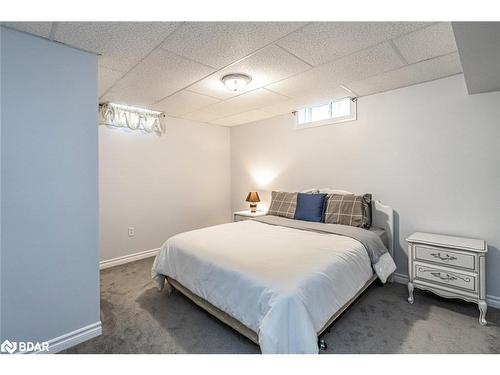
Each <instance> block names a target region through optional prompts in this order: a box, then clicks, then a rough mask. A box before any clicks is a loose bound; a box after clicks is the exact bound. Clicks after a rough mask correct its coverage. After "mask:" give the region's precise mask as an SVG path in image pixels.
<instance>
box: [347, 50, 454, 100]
mask: <svg viewBox="0 0 500 375" xmlns="http://www.w3.org/2000/svg"><path fill="white" fill-rule="evenodd" d="M460 72H462V66H461V65H460V59H459V57H458V53H456V52H455V53H451V54H449V55H446V56H440V57H436V58H434V59H430V60H425V61H422V62H419V63H416V64H413V65H408V66H405V67H403V68H401V69H398V70H394V71H391V72H387V73H384V74H381V75H378V76H375V77H371V78H368V79H366V80H362V81H358V82H352V83H348V84H346V86H347V87H348V88H349V89H351V90H352V91H354V92H356V93H357V94H358V95H360V96H364V95H371V94H375V93H377V92H382V91H388V90H393V89H397V88H400V87H404V86H409V85H414V84H417V83H422V82H426V81H431V80H434V79H438V78H444V77H448V76H451V75H454V74H458V73H460Z"/></svg>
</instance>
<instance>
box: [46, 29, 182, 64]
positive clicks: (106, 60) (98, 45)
mask: <svg viewBox="0 0 500 375" xmlns="http://www.w3.org/2000/svg"><path fill="white" fill-rule="evenodd" d="M178 25H179V23H178V22H61V23H59V24H58V25H57V28H56V32H55V36H54V39H55V40H57V41H59V42H63V43H66V44H69V45H71V46H75V47H78V48H81V49H84V50H87V51H91V52H94V53H98V54H102V56H100V57H99V64H100V65H103V66H106V67H107V68H111V69H115V70H121V71H127V70H129V69H130V68H132V67H133V66H134V65H135V64H137V63H138V62H139V61H140V60H141V59H142V58H144V57H145V56H146V55H147V54H148V53H149V52H151V51H152V50H153V48H155V47H157V46H158V45H159V44H160V43H161V42H162V41H163V40H165V38H166V37H167V36H168V35H170V34H171V33H172V32H173V31H174V30H175V28H176V27H177V26H178Z"/></svg>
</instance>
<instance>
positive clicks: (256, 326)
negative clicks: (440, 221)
mask: <svg viewBox="0 0 500 375" xmlns="http://www.w3.org/2000/svg"><path fill="white" fill-rule="evenodd" d="M339 227H342V228H339ZM345 227H348V226H345V225H340V226H339V225H335V224H323V223H309V222H303V221H299V220H293V219H286V218H282V217H276V216H264V217H262V218H258V219H255V220H247V221H240V222H235V223H228V224H221V225H216V226H212V227H208V228H203V229H198V230H194V231H189V232H184V233H181V234H178V235H176V236H173V237H171V238H170V239H168V240H167V241H166V242H165V244H164V245H163V246H162V247H161V249H160V252H159V254H158V256H157V257H156V259H155V261H154V264H153V268H152V277H153V279H154V280H155V282H156V284H157V287H158V288H159V289H163V288H166V289H167V290H169V291H170V290H172V288H174V289H176V290H178V291H179V292H181V293H183V294H184V295H186V296H187V297H188V298H190V299H191V300H192V301H193V302H194V303H196V304H197V305H198V306H200V307H202V308H204V309H205V310H206V311H208V312H209V313H210V314H212V315H213V316H215V317H217V318H218V319H220V320H221V321H222V322H224V323H226V324H228V325H229V326H231V327H232V328H234V329H235V330H237V331H238V332H240V333H241V334H242V335H244V336H246V337H247V338H249V339H250V340H252V341H253V342H255V343H256V344H257V345H259V346H260V349H261V352H262V353H318V351H319V348H318V337H319V336H320V335H321V334H322V333H323V332H324V331H325V329H327V328H328V327H329V326H330V325H331V324H332V323H333V321H334V320H335V319H336V318H337V317H338V316H339V315H340V314H341V313H342V312H343V311H344V310H346V309H347V308H348V307H349V306H350V305H351V304H352V303H353V302H354V301H355V300H356V299H357V297H358V296H359V295H360V294H361V293H362V292H363V291H364V290H365V289H366V288H367V287H368V286H370V285H371V284H372V283H373V282H374V281H375V280H376V279H377V278H379V279H380V280H381V281H382V282H386V281H387V280H388V279H390V275H391V274H392V272H394V270H395V264H394V261H393V259H392V256H393V251H394V230H393V229H394V222H393V211H392V209H391V208H390V207H389V206H386V205H383V204H382V203H380V202H378V201H372V227H373V228H374V230H366V229H361V228H355V229H352V228H354V227H348V228H345ZM381 244H382V245H381ZM382 247H383V249H382Z"/></svg>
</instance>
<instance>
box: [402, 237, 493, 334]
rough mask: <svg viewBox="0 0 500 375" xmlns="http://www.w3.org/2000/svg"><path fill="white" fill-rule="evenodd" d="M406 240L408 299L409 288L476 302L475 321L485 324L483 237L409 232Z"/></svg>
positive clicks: (410, 293) (411, 299) (484, 243)
mask: <svg viewBox="0 0 500 375" xmlns="http://www.w3.org/2000/svg"><path fill="white" fill-rule="evenodd" d="M406 241H408V274H409V279H410V280H409V282H408V292H409V297H408V302H409V303H413V289H414V288H419V289H425V290H429V291H431V292H433V293H435V294H437V295H439V296H442V297H446V298H460V299H463V300H465V301H469V302H474V303H477V304H478V306H479V312H480V314H479V323H480V324H481V325H486V310H487V308H488V306H487V305H486V253H487V252H488V246H487V244H486V241H485V240H479V239H473V238H463V237H452V236H446V235H442V234H434V233H422V232H416V233H413V234H412V235H411V236H410V237H408V238H407V239H406Z"/></svg>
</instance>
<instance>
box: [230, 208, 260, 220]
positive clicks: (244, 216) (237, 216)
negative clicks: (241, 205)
mask: <svg viewBox="0 0 500 375" xmlns="http://www.w3.org/2000/svg"><path fill="white" fill-rule="evenodd" d="M266 215H267V212H265V211H257V212H253V213H252V212H250V210H247V211H238V212H234V213H233V221H243V220H249V219H253V218H255V217H259V216H266Z"/></svg>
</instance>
